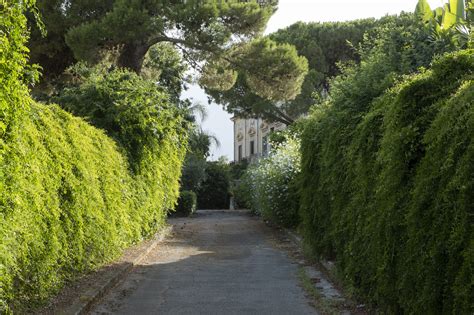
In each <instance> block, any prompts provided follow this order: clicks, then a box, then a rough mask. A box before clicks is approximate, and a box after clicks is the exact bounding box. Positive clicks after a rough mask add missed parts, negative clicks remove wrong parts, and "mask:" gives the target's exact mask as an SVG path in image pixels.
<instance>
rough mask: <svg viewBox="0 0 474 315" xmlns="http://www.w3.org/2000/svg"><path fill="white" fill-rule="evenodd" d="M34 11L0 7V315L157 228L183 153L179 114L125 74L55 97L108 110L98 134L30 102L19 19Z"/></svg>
mask: <svg viewBox="0 0 474 315" xmlns="http://www.w3.org/2000/svg"><path fill="white" fill-rule="evenodd" d="M33 3H34V1H31V0H30V1H9V0H7V2H6V3H5V4H4V5H2V6H0V10H2V11H1V12H0V13H1V14H0V22H1V23H0V43H1V45H2V46H1V47H2V48H1V49H0V106H1V107H0V118H1V123H0V136H1V138H0V139H1V142H0V145H1V146H0V149H1V150H0V313H8V312H10V311H12V310H13V311H15V312H17V313H23V312H25V311H27V310H28V308H30V307H32V306H34V305H35V304H36V303H38V302H41V301H44V300H45V299H46V298H47V297H49V296H50V295H51V294H53V293H54V292H56V291H57V290H58V289H59V288H60V287H61V285H62V284H63V283H64V282H65V281H67V280H70V279H73V278H74V277H76V276H77V275H79V274H81V273H83V272H85V271H87V270H91V269H94V268H96V267H98V266H100V265H102V264H103V263H105V262H108V261H110V260H111V259H113V258H115V257H117V255H119V254H120V252H121V250H122V249H123V248H125V247H126V246H128V245H130V244H132V243H134V242H137V241H139V240H141V239H143V238H145V237H147V236H148V235H150V234H152V233H154V232H155V231H156V230H157V229H158V228H159V227H160V226H162V224H163V223H164V220H165V217H166V213H167V211H168V210H169V209H172V208H173V207H174V204H175V202H176V200H177V198H178V193H179V192H178V191H179V181H178V180H179V177H180V175H181V171H180V170H181V164H182V160H183V158H184V153H185V150H186V144H185V143H186V124H185V123H184V122H183V119H182V117H181V113H180V112H179V111H178V110H177V109H176V107H174V106H173V105H172V104H170V103H169V101H168V98H167V96H166V94H165V93H163V92H160V91H158V90H157V88H156V85H155V84H153V82H149V81H146V80H143V79H140V78H139V77H138V76H137V75H135V74H133V73H127V72H126V71H122V70H116V71H111V72H109V73H105V74H103V75H92V76H86V77H85V79H84V81H81V82H80V83H79V84H78V85H77V86H76V87H73V88H70V89H69V90H68V93H69V94H68V95H67V96H68V97H69V99H68V100H65V99H61V100H62V101H64V104H63V106H65V104H66V103H68V102H69V100H71V99H75V100H81V99H82V100H87V101H90V102H91V103H87V104H84V106H86V105H87V108H88V109H92V107H94V106H97V107H96V108H95V111H96V112H97V109H104V108H105V107H104V106H105V105H107V106H109V107H108V110H109V111H108V112H107V115H109V116H108V117H109V118H110V119H111V121H112V122H113V123H112V124H111V126H112V127H111V128H109V129H108V128H107V126H100V127H102V128H104V129H106V130H102V129H97V128H95V127H92V126H91V125H90V124H88V123H87V122H85V121H84V120H83V119H81V118H77V117H74V116H72V115H71V114H70V113H68V112H66V111H64V110H63V109H61V108H60V107H59V106H57V105H42V104H38V103H35V102H34V101H32V100H31V98H30V97H29V95H28V89H27V87H26V84H25V82H26V81H28V76H30V75H32V74H34V72H32V70H31V69H28V68H27V67H26V64H27V63H26V60H27V56H26V52H27V50H26V48H25V47H24V43H25V41H26V39H27V32H26V19H25V17H24V15H23V12H24V10H25V8H26V7H28V6H30V5H32V4H33ZM92 81H94V84H92V83H91V82H92ZM73 94H74V95H76V98H73V97H72V96H73ZM68 104H72V101H70V102H69V103H68ZM65 107H66V106H65ZM91 112H94V110H92V111H91ZM98 114H99V115H100V113H98ZM88 116H89V117H88V118H87V119H89V121H90V122H91V123H93V124H96V125H98V126H99V123H98V120H97V117H98V116H94V115H88ZM106 133H108V134H109V135H110V137H109V136H108V135H107V134H106Z"/></svg>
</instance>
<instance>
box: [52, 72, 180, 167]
mask: <svg viewBox="0 0 474 315" xmlns="http://www.w3.org/2000/svg"><path fill="white" fill-rule="evenodd" d="M69 72H70V75H71V76H73V78H74V80H72V82H71V84H69V86H67V87H66V88H65V89H64V90H63V91H62V92H61V94H60V96H59V97H57V98H56V99H55V101H56V102H57V103H58V104H60V105H61V106H62V107H63V108H64V109H66V110H67V111H69V112H71V113H73V114H74V115H76V116H80V117H84V118H85V119H86V120H87V121H88V122H90V123H91V124H92V125H94V126H96V127H98V128H101V129H104V130H105V131H106V132H107V134H108V135H109V136H110V137H112V138H113V139H115V140H116V141H117V142H118V143H119V144H120V146H121V147H122V148H123V149H124V152H125V153H126V154H127V155H128V159H129V161H130V164H131V165H132V166H133V167H139V164H140V163H141V162H142V161H143V160H145V159H146V157H147V156H148V154H150V150H151V151H159V150H160V149H159V146H160V144H161V142H160V140H161V138H162V137H163V135H164V134H166V133H167V132H169V131H172V130H173V129H174V128H176V126H179V125H180V124H183V120H182V119H181V116H180V115H179V112H178V111H177V109H174V110H171V108H172V106H171V105H170V103H169V101H168V95H167V94H166V93H164V92H163V91H161V90H160V89H159V88H158V87H157V85H156V84H155V83H154V82H153V81H151V80H145V79H143V78H141V77H140V76H138V75H137V74H135V73H133V72H130V71H128V70H125V69H112V70H109V69H106V68H105V67H104V66H100V65H99V66H96V67H93V68H90V67H87V66H85V65H84V64H77V65H76V66H74V67H72V68H71V69H70V70H69ZM163 121H166V122H167V123H166V124H163Z"/></svg>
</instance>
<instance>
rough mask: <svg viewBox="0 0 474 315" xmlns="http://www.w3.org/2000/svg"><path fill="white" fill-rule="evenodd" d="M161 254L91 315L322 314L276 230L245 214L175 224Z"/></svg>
mask: <svg viewBox="0 0 474 315" xmlns="http://www.w3.org/2000/svg"><path fill="white" fill-rule="evenodd" d="M170 223H171V224H172V225H173V235H172V236H171V237H169V238H168V239H167V240H166V241H165V242H163V243H161V244H160V245H159V246H157V247H156V248H155V249H154V250H153V251H152V252H151V253H150V254H149V255H148V256H147V257H146V258H145V259H144V261H143V262H142V264H141V265H140V266H137V267H136V268H135V269H134V270H133V271H132V272H131V273H130V274H129V275H128V276H127V278H126V279H125V280H124V281H123V282H122V283H121V284H120V285H118V286H117V287H116V288H115V289H113V290H112V292H111V293H110V294H108V295H107V296H106V297H105V298H104V299H103V301H102V302H101V304H99V305H97V306H96V308H95V309H94V310H93V311H92V314H259V315H260V314H292V315H293V314H295V315H296V314H316V311H315V310H314V308H313V307H312V306H310V304H309V302H310V301H309V300H308V299H307V298H306V297H305V293H304V291H303V289H302V288H301V287H300V286H299V282H298V278H297V271H298V265H297V264H295V263H294V262H293V261H292V260H290V258H288V257H287V255H286V254H285V253H284V252H282V251H281V250H279V249H277V248H276V247H274V246H273V245H272V235H271V232H270V230H269V229H268V228H267V227H266V226H265V225H264V224H263V223H262V222H261V221H259V220H258V219H256V218H253V217H251V216H249V215H248V214H247V213H245V212H239V211H226V212H224V211H199V212H198V214H197V215H196V216H195V217H193V218H179V219H171V220H170Z"/></svg>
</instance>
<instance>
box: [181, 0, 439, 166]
mask: <svg viewBox="0 0 474 315" xmlns="http://www.w3.org/2000/svg"><path fill="white" fill-rule="evenodd" d="M417 2H418V1H417V0H280V1H279V6H278V11H277V12H276V13H275V14H274V15H273V16H272V18H271V19H270V21H269V23H268V26H267V30H266V32H265V33H267V34H268V33H272V32H275V31H276V30H278V29H280V28H284V27H287V26H289V25H291V24H293V23H295V22H297V21H304V22H328V21H347V20H355V19H362V18H369V17H375V18H378V17H382V16H384V15H386V14H398V13H400V12H401V11H407V12H413V11H414V9H415V7H416V3H417ZM428 2H429V3H430V5H431V6H432V8H435V7H438V6H441V5H442V4H443V3H445V2H446V1H444V0H428ZM185 96H186V97H191V98H193V99H194V100H195V101H197V102H201V103H203V104H207V97H206V95H205V93H204V92H203V91H202V90H201V89H200V88H199V87H198V86H192V87H191V88H190V89H189V90H188V91H187V92H186V93H185ZM230 118H231V115H229V114H228V113H226V112H225V111H224V110H223V109H222V107H221V106H220V105H216V104H211V105H209V106H208V118H207V120H205V121H204V122H202V128H203V129H204V130H206V131H208V132H209V133H211V134H213V135H215V136H216V137H217V138H218V139H219V141H220V142H221V145H220V147H218V148H216V147H213V148H212V157H211V158H212V159H217V158H219V157H220V156H227V158H228V159H229V160H230V161H232V160H233V156H234V153H233V124H232V122H231V120H230Z"/></svg>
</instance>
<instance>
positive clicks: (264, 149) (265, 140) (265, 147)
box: [262, 136, 268, 156]
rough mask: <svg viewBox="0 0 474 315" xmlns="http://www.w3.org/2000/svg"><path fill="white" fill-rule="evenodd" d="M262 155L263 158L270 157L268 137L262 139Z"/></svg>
mask: <svg viewBox="0 0 474 315" xmlns="http://www.w3.org/2000/svg"><path fill="white" fill-rule="evenodd" d="M262 154H263V156H267V155H268V136H265V137H263V138H262Z"/></svg>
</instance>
